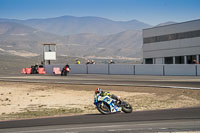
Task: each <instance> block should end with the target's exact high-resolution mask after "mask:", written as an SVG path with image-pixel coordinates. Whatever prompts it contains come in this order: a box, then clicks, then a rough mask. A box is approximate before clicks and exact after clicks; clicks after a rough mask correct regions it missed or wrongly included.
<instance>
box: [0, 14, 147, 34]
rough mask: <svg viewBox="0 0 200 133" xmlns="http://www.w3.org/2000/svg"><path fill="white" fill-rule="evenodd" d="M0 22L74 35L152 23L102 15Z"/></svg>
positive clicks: (111, 30)
mask: <svg viewBox="0 0 200 133" xmlns="http://www.w3.org/2000/svg"><path fill="white" fill-rule="evenodd" d="M0 22H17V23H20V24H24V25H27V26H30V27H32V28H35V29H39V30H41V31H45V32H49V33H53V34H57V35H62V36H63V35H72V34H80V33H93V34H98V35H110V34H116V33H119V32H123V31H126V30H141V29H144V28H149V27H151V25H149V24H146V23H143V22H140V21H138V20H131V21H113V20H110V19H106V18H100V17H91V16H88V17H74V16H61V17H55V18H47V19H28V20H14V19H0Z"/></svg>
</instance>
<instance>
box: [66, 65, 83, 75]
mask: <svg viewBox="0 0 200 133" xmlns="http://www.w3.org/2000/svg"><path fill="white" fill-rule="evenodd" d="M70 68H71V71H70V72H69V74H87V65H85V64H71V65H70Z"/></svg>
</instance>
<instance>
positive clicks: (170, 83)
mask: <svg viewBox="0 0 200 133" xmlns="http://www.w3.org/2000/svg"><path fill="white" fill-rule="evenodd" d="M0 81H13V82H15V81H17V82H44V83H54V84H57V83H64V84H84V85H117V86H119V85H121V86H153V87H166V88H183V89H200V77H199V76H135V75H80V74H77V75H75V74H74V75H69V76H67V77H65V76H64V77H63V76H40V75H25V76H24V75H17V76H15V75H13V76H0Z"/></svg>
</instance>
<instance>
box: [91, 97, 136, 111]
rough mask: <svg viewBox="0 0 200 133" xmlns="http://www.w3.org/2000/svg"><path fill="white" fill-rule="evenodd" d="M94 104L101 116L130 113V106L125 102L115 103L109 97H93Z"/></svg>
mask: <svg viewBox="0 0 200 133" xmlns="http://www.w3.org/2000/svg"><path fill="white" fill-rule="evenodd" d="M94 104H95V105H96V107H97V110H98V111H99V112H100V113H102V114H111V113H117V112H121V111H123V112H124V113H131V112H132V110H133V109H132V106H131V105H130V104H129V103H127V102H125V101H120V102H117V101H116V100H115V99H112V98H110V97H109V96H104V97H102V96H100V95H98V94H97V95H95V96H94Z"/></svg>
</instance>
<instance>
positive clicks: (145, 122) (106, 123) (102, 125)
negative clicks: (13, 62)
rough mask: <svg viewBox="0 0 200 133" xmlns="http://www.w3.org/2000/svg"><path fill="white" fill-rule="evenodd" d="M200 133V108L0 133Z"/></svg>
mask: <svg viewBox="0 0 200 133" xmlns="http://www.w3.org/2000/svg"><path fill="white" fill-rule="evenodd" d="M111 131H113V132H114V131H115V132H144V131H145V132H147V131H149V132H161V131H162V132H163V131H165V132H166V131H170V132H173V131H200V108H187V109H173V110H155V111H143V112H142V111H141V112H134V113H131V114H124V113H118V114H112V115H101V114H91V115H89V114H88V115H80V116H68V117H54V118H41V119H30V120H15V121H2V122H0V132H3V133H8V132H10V133H14V132H15V133H22V132H27V133H28V132H34V133H38V132H41V133H42V132H50V133H51V132H52V133H53V132H55V133H66V132H111Z"/></svg>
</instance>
